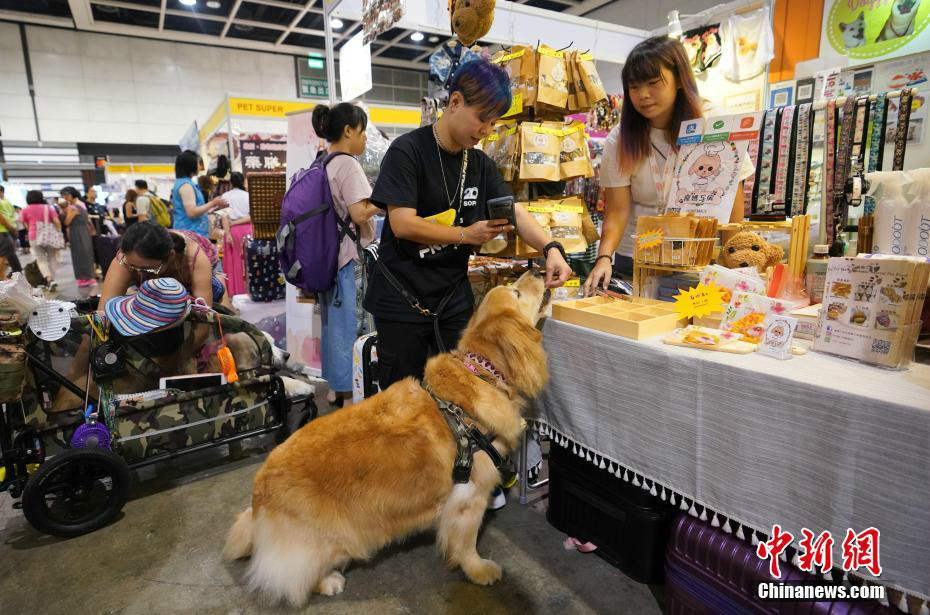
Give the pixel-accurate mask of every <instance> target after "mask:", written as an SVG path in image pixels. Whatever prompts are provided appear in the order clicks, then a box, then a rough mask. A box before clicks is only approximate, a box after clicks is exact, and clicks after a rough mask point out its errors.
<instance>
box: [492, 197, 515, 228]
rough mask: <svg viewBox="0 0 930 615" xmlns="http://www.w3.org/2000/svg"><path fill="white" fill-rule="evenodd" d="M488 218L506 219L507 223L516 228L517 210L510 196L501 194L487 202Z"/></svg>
mask: <svg viewBox="0 0 930 615" xmlns="http://www.w3.org/2000/svg"><path fill="white" fill-rule="evenodd" d="M487 207H488V220H507V224H509V225H510V226H512V227H514V228H517V212H516V209H515V207H514V204H513V197H512V196H502V197H499V198H496V199H490V200H489V201H488V202H487Z"/></svg>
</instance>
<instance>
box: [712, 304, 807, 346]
mask: <svg viewBox="0 0 930 615" xmlns="http://www.w3.org/2000/svg"><path fill="white" fill-rule="evenodd" d="M789 307H793V306H789V305H786V304H785V303H784V302H783V301H781V300H780V299H772V298H770V297H763V296H762V295H756V294H753V293H734V294H733V298H732V299H731V300H730V305H729V306H728V307H727V311H726V312H724V314H723V322H721V323H720V328H721V329H723V330H724V331H729V332H731V333H734V334H737V335H739V336H740V339H742V340H743V341H746V342H751V343H753V344H758V343H759V342H760V341H762V336H763V335H765V324H764V323H765V319H766V318H768V317H769V316H771V315H774V316H781V315H787V314H788V312H789V311H790V310H789Z"/></svg>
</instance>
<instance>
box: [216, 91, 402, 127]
mask: <svg viewBox="0 0 930 615" xmlns="http://www.w3.org/2000/svg"><path fill="white" fill-rule="evenodd" d="M315 106H316V104H315V103H309V102H294V101H288V100H262V99H258V98H230V99H229V111H230V113H231V114H232V115H248V116H252V117H280V118H284V117H286V116H287V114H288V113H293V112H294V111H306V110H307V109H312V108H314V107H315ZM369 111H370V113H371V121H372V122H374V123H375V124H392V125H397V126H419V125H420V111H419V110H416V109H389V108H386V107H370V108H369Z"/></svg>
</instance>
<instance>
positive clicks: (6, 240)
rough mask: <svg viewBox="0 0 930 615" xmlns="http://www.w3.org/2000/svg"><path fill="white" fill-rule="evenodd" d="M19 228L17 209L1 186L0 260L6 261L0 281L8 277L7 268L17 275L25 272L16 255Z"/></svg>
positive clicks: (0, 273)
mask: <svg viewBox="0 0 930 615" xmlns="http://www.w3.org/2000/svg"><path fill="white" fill-rule="evenodd" d="M18 233H19V228H18V227H17V226H16V209H15V208H14V207H13V204H12V203H10V202H9V201H8V200H7V199H6V189H5V188H4V187H3V186H0V258H4V259H6V263H4V264H3V268H2V269H0V279H2V278H5V277H6V270H7V266H9V269H10V271H12V272H13V273H16V272H18V271H22V270H23V266H22V265H20V263H19V257H18V256H17V255H16V236H17V234H18Z"/></svg>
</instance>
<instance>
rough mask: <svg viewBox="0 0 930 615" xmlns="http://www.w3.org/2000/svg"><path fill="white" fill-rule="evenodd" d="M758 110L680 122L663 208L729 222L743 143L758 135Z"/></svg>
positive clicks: (760, 115)
mask: <svg viewBox="0 0 930 615" xmlns="http://www.w3.org/2000/svg"><path fill="white" fill-rule="evenodd" d="M761 117H762V114H761V113H748V114H741V115H727V116H721V117H712V118H707V119H704V118H698V119H695V120H689V121H686V122H682V123H681V129H680V131H679V133H678V146H679V149H678V156H677V158H676V160H675V167H674V175H673V177H672V178H671V184H670V186H669V189H668V196H667V198H668V200H667V202H666V211H667V212H669V213H693V214H695V215H697V216H700V217H707V218H716V219H717V220H718V221H719V222H720V223H721V224H726V223H727V222H729V221H730V212H731V210H732V209H733V200H734V199H735V198H736V191H737V190H738V189H739V175H740V167H741V159H742V157H743V156H747V155H748V154H747V148H746V144H747V142H748V141H750V140H752V139H756V138H758V136H759V125H760V123H761Z"/></svg>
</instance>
